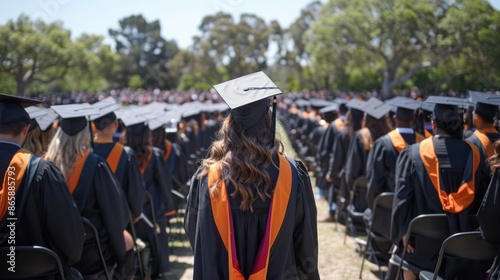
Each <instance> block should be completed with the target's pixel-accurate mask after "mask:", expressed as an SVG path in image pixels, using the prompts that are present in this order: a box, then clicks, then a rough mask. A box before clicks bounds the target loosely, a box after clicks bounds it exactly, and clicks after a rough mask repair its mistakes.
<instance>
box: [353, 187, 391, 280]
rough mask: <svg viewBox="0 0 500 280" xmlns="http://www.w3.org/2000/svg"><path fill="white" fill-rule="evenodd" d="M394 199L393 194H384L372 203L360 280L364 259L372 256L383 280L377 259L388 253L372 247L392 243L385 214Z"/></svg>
mask: <svg viewBox="0 0 500 280" xmlns="http://www.w3.org/2000/svg"><path fill="white" fill-rule="evenodd" d="M393 198H394V193H392V192H384V193H381V194H380V195H378V196H377V197H376V198H375V201H374V203H373V208H372V209H373V212H372V217H371V221H370V224H369V225H368V233H367V234H368V237H367V239H366V246H365V250H364V251H363V260H362V261H361V269H360V271H359V279H362V274H363V267H364V264H365V259H366V257H367V256H368V255H370V256H372V257H373V259H374V261H375V263H376V264H377V266H378V271H379V273H380V279H384V273H383V272H382V268H381V265H380V262H379V260H378V258H377V256H378V255H383V254H389V252H379V251H376V250H375V249H374V247H373V244H374V243H378V244H381V243H382V242H389V243H392V242H391V240H390V226H389V227H388V226H387V225H386V223H387V222H386V221H387V220H390V219H387V216H385V215H386V213H387V212H389V213H390V211H391V209H392V201H393Z"/></svg>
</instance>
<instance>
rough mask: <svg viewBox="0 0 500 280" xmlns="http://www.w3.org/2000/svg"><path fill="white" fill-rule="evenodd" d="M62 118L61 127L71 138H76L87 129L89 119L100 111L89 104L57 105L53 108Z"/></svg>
mask: <svg viewBox="0 0 500 280" xmlns="http://www.w3.org/2000/svg"><path fill="white" fill-rule="evenodd" d="M51 108H52V110H54V111H55V112H56V113H57V114H58V115H59V116H60V117H61V120H60V122H59V127H61V129H62V131H63V132H64V133H66V134H68V135H69V136H75V135H76V134H78V133H79V132H80V131H82V130H84V129H85V128H86V127H87V117H88V116H92V115H98V114H99V111H98V110H97V109H95V108H94V107H92V105H90V104H89V103H82V104H69V105H55V106H52V107H51Z"/></svg>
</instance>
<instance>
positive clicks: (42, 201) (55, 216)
mask: <svg viewBox="0 0 500 280" xmlns="http://www.w3.org/2000/svg"><path fill="white" fill-rule="evenodd" d="M39 103H41V102H39V101H38V100H33V99H28V98H22V97H17V96H11V95H5V94H0V174H1V175H0V176H1V180H2V186H1V188H0V246H9V247H10V246H33V245H38V246H43V247H47V248H49V249H51V250H52V251H54V252H55V253H56V254H57V255H58V256H59V258H60V259H61V262H62V263H63V267H64V269H65V270H66V271H65V273H69V271H68V270H69V269H70V268H69V266H71V265H73V264H75V263H76V262H78V260H79V259H80V256H81V254H82V248H83V239H84V231H83V226H82V222H81V220H80V214H79V213H78V208H77V207H76V205H75V202H74V200H73V198H72V197H71V194H70V192H69V190H68V187H67V186H66V182H65V180H64V177H63V174H62V173H61V171H60V170H59V168H57V167H56V166H55V165H54V163H52V162H50V161H46V160H44V159H42V158H39V157H36V156H34V155H32V154H31V153H29V152H28V151H26V150H24V149H21V145H22V144H23V142H24V141H25V139H26V136H27V133H28V129H29V124H30V117H29V115H28V113H27V112H26V111H25V110H24V109H23V107H27V106H29V105H35V104H39ZM9 171H11V172H10V173H9ZM9 178H14V179H15V180H14V182H16V184H15V185H14V186H15V187H14V189H15V190H12V189H10V188H9V187H11V185H9V183H8V182H9V181H10V182H13V181H12V180H9ZM11 201H15V204H14V208H12V207H11V208H10V209H9V206H12V205H10V203H11ZM8 218H11V219H13V218H15V219H17V220H15V222H12V220H8ZM12 224H14V226H15V240H13V239H9V238H8V237H9V236H10V230H11V229H12V226H11V225H12ZM8 267H9V265H8V264H7V263H2V269H8Z"/></svg>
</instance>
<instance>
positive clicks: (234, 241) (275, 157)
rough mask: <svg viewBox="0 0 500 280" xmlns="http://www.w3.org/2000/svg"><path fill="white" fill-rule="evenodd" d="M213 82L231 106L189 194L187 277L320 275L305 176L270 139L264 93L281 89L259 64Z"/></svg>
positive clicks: (271, 131) (270, 125) (310, 195)
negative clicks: (190, 258) (256, 68)
mask: <svg viewBox="0 0 500 280" xmlns="http://www.w3.org/2000/svg"><path fill="white" fill-rule="evenodd" d="M214 88H215V89H216V90H217V92H218V93H219V94H220V95H221V96H222V98H223V99H224V101H225V102H226V103H227V104H228V105H229V107H230V108H231V113H230V114H229V116H228V117H226V119H225V120H224V122H223V124H222V128H221V130H220V131H219V135H220V137H219V139H218V140H216V141H215V142H214V143H213V144H212V146H211V147H210V150H209V154H208V158H206V159H205V160H204V161H203V162H202V165H201V166H200V168H199V169H198V171H197V173H196V175H195V176H194V177H193V181H192V184H191V189H190V192H189V196H188V204H187V208H186V219H185V225H184V226H185V230H186V234H187V235H188V238H189V241H190V243H191V246H192V248H193V253H194V268H193V269H194V272H193V279H196V280H198V279H233V278H234V277H238V278H237V279H282V278H285V279H312V280H314V279H319V274H318V241H317V226H316V206H315V202H314V196H313V193H312V187H311V183H310V180H309V176H308V173H307V171H306V170H305V168H304V166H303V164H302V163H301V162H300V161H295V160H291V159H287V158H286V157H285V156H284V154H283V151H282V144H281V143H280V141H276V140H275V139H274V125H275V115H272V113H271V111H270V110H269V107H270V105H271V103H270V102H269V98H268V97H272V96H274V95H277V94H280V93H281V92H280V91H279V89H278V88H277V87H276V86H275V85H274V83H273V82H272V81H271V80H270V79H269V78H268V77H267V76H266V75H265V74H264V73H263V72H257V73H254V74H250V75H247V76H243V77H240V78H237V79H235V80H231V81H228V82H226V83H222V84H219V85H216V86H214ZM274 104H275V103H274ZM275 110H276V109H275V108H274V109H273V111H272V112H276V111H275ZM233 233H234V234H233Z"/></svg>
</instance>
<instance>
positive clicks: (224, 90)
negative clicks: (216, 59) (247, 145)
mask: <svg viewBox="0 0 500 280" xmlns="http://www.w3.org/2000/svg"><path fill="white" fill-rule="evenodd" d="M214 88H215V90H216V91H217V92H218V93H219V94H220V96H221V97H222V99H223V100H224V101H225V102H226V104H227V105H228V106H229V108H230V109H231V115H232V117H233V119H234V121H235V122H237V123H238V124H240V125H241V126H242V127H243V129H247V128H250V127H252V126H254V125H255V124H257V123H258V122H259V121H261V120H262V118H264V116H265V115H266V114H267V112H268V111H269V105H270V102H269V99H268V98H269V97H273V96H276V95H278V94H281V90H280V89H279V88H278V87H277V86H276V85H275V84H274V83H273V81H271V79H269V77H268V76H267V75H266V74H265V73H264V72H262V71H260V72H256V73H253V74H250V75H246V76H243V77H240V78H236V79H234V80H230V81H227V82H224V83H222V84H218V85H215V86H214ZM275 104H276V103H274V106H275ZM275 113H276V109H275V108H273V117H274V119H273V124H274V123H275Z"/></svg>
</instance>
